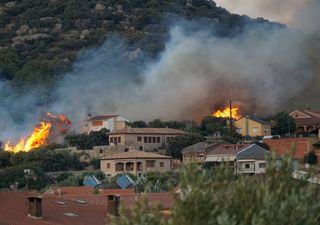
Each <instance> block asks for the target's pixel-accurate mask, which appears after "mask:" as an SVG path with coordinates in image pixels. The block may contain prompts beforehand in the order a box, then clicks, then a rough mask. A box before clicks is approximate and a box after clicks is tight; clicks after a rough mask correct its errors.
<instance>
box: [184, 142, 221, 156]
mask: <svg viewBox="0 0 320 225" xmlns="http://www.w3.org/2000/svg"><path fill="white" fill-rule="evenodd" d="M218 144H220V143H214V142H207V141H202V142H198V143H196V144H193V145H189V146H187V147H185V148H184V149H182V151H181V152H182V153H188V152H206V151H207V149H208V148H210V147H212V146H216V145H218Z"/></svg>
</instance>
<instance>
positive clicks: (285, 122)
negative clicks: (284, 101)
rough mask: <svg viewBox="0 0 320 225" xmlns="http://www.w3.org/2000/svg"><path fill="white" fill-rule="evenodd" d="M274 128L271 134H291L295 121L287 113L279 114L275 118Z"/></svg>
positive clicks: (294, 127)
mask: <svg viewBox="0 0 320 225" xmlns="http://www.w3.org/2000/svg"><path fill="white" fill-rule="evenodd" d="M274 121H275V126H274V128H273V129H272V133H273V134H275V135H281V136H283V135H288V134H293V133H294V131H295V129H296V122H295V120H294V119H293V118H292V117H291V116H290V115H289V114H288V113H287V112H279V113H278V114H277V115H276V116H275V117H274Z"/></svg>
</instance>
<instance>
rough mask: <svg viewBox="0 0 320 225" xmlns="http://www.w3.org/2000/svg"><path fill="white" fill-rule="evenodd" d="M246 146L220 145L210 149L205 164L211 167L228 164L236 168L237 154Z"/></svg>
mask: <svg viewBox="0 0 320 225" xmlns="http://www.w3.org/2000/svg"><path fill="white" fill-rule="evenodd" d="M245 146H246V145H244V144H236V145H233V144H220V145H217V146H212V147H211V148H209V149H208V152H207V155H206V159H205V162H206V163H207V164H208V165H209V166H211V167H217V166H220V165H221V163H228V164H229V165H230V166H234V163H235V160H236V157H237V154H238V153H239V152H240V151H241V150H242V148H243V147H245Z"/></svg>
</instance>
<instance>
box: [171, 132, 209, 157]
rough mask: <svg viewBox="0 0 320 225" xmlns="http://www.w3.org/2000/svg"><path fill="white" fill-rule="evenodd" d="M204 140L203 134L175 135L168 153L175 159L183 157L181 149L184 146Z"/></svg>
mask: <svg viewBox="0 0 320 225" xmlns="http://www.w3.org/2000/svg"><path fill="white" fill-rule="evenodd" d="M204 140H205V138H204V137H203V136H202V135H200V134H193V133H190V134H186V135H182V136H177V137H174V138H172V139H170V140H169V144H168V147H167V154H168V155H170V156H172V158H174V159H182V154H181V151H182V149H183V148H185V147H187V146H190V145H193V144H195V143H198V142H201V141H204Z"/></svg>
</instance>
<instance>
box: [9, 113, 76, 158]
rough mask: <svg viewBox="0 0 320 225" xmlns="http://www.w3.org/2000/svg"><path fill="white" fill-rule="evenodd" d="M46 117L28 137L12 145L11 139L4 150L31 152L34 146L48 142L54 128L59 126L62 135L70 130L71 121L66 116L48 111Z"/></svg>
mask: <svg viewBox="0 0 320 225" xmlns="http://www.w3.org/2000/svg"><path fill="white" fill-rule="evenodd" d="M46 117H47V118H46V119H45V120H44V121H41V122H40V123H39V124H38V125H37V126H35V127H34V128H33V131H32V133H31V134H30V135H29V136H28V137H27V138H21V140H20V141H19V142H18V143H17V144H16V145H11V143H10V141H8V142H7V143H6V144H5V145H4V150H5V151H9V152H13V153H18V152H21V151H22V152H29V151H30V150H32V149H34V148H38V147H41V146H43V145H46V144H48V139H49V136H50V135H51V133H52V132H54V130H55V129H52V128H55V127H56V128H58V130H59V131H60V135H61V134H66V133H67V132H68V129H69V126H70V125H71V121H70V120H69V119H68V118H67V117H66V116H64V115H53V114H52V113H50V112H47V113H46ZM51 136H52V135H51Z"/></svg>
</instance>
